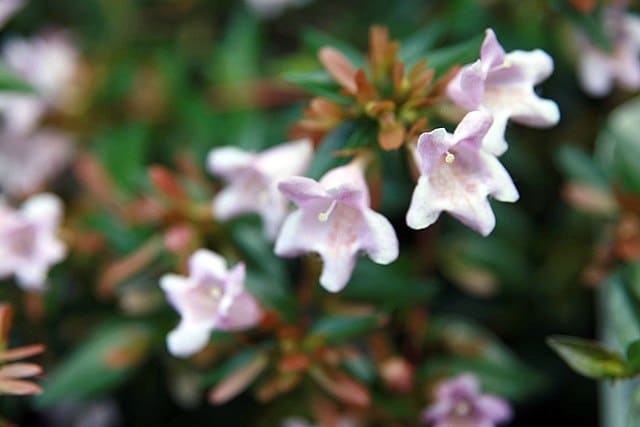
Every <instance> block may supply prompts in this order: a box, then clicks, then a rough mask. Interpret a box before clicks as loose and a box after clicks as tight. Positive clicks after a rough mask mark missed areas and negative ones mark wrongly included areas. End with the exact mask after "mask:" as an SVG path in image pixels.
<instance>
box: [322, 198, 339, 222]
mask: <svg viewBox="0 0 640 427" xmlns="http://www.w3.org/2000/svg"><path fill="white" fill-rule="evenodd" d="M337 203H338V202H337V201H336V200H334V201H333V202H331V205H329V209H327V210H326V212H320V213H319V214H318V221H320V222H327V221H328V220H329V215H331V212H333V210H334V209H335V208H336V204H337Z"/></svg>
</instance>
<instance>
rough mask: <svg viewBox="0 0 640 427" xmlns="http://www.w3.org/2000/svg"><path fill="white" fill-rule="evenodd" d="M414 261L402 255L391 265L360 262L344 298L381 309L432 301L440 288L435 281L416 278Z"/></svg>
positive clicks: (365, 260)
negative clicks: (364, 302) (373, 304)
mask: <svg viewBox="0 0 640 427" xmlns="http://www.w3.org/2000/svg"><path fill="white" fill-rule="evenodd" d="M414 268H415V262H414V261H413V260H412V259H411V258H409V257H407V256H404V255H401V256H400V257H399V258H398V259H397V260H396V261H395V262H393V263H392V264H390V265H384V266H383V265H379V264H376V263H374V262H372V261H370V260H368V259H361V260H359V262H358V264H357V265H356V268H355V270H354V273H353V275H352V277H351V280H350V281H349V285H348V286H347V287H346V288H344V290H343V291H342V293H341V294H342V295H343V296H344V297H346V298H351V299H354V300H360V301H367V302H372V303H375V304H379V305H380V307H381V308H382V309H385V310H390V309H394V308H401V307H409V306H413V305H415V304H419V303H422V302H425V301H428V300H430V299H431V298H432V297H433V296H434V295H435V293H436V292H437V290H438V289H439V287H438V283H437V282H436V281H435V280H432V279H430V280H423V279H419V278H416V276H415V274H414Z"/></svg>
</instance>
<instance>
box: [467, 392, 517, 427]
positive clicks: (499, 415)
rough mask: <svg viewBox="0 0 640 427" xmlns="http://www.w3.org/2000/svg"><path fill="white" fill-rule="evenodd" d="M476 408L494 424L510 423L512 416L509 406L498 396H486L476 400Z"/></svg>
mask: <svg viewBox="0 0 640 427" xmlns="http://www.w3.org/2000/svg"><path fill="white" fill-rule="evenodd" d="M475 406H476V408H477V409H478V410H480V411H481V412H482V414H483V415H484V416H485V417H486V418H489V419H491V421H493V422H494V423H502V422H505V421H508V420H509V419H510V418H511V416H512V411H511V407H510V406H509V404H508V403H507V402H506V401H505V400H504V399H501V398H499V397H498V396H493V395H490V394H484V395H482V396H480V397H479V398H478V399H477V400H476V402H475Z"/></svg>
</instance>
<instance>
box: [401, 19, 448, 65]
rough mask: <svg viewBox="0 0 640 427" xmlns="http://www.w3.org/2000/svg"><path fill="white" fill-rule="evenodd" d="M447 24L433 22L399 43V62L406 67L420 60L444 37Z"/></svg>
mask: <svg viewBox="0 0 640 427" xmlns="http://www.w3.org/2000/svg"><path fill="white" fill-rule="evenodd" d="M446 30H447V24H446V23H445V22H444V21H433V22H430V23H429V24H427V25H426V26H425V27H424V28H421V29H420V30H418V31H416V32H415V33H413V34H411V35H410V36H409V37H407V38H405V39H404V40H402V42H401V43H400V53H399V57H400V60H401V61H403V62H404V63H405V64H406V65H407V66H409V67H410V66H411V65H412V64H414V63H416V62H418V61H419V60H421V59H422V58H423V57H424V55H425V53H426V52H427V50H429V49H431V48H432V47H433V46H434V45H435V44H436V42H437V41H438V40H439V39H440V38H441V37H442V36H443V35H444V33H445V31H446Z"/></svg>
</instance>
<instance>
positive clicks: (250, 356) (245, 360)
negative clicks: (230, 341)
mask: <svg viewBox="0 0 640 427" xmlns="http://www.w3.org/2000/svg"><path fill="white" fill-rule="evenodd" d="M261 357H264V352H262V351H260V350H258V349H255V348H249V349H245V350H240V351H239V352H238V353H236V354H235V355H234V356H233V357H231V358H229V359H228V360H226V361H225V362H224V363H222V364H220V365H218V366H216V367H215V368H213V369H212V370H211V371H209V373H208V374H207V375H205V376H203V377H202V379H201V384H202V385H203V386H204V387H210V386H212V385H214V384H217V383H219V382H220V381H222V380H223V379H225V378H226V377H228V376H229V375H231V374H232V373H234V372H237V371H239V370H240V369H242V368H243V367H245V366H247V365H249V364H251V363H252V362H254V361H256V360H257V359H259V358H261Z"/></svg>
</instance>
